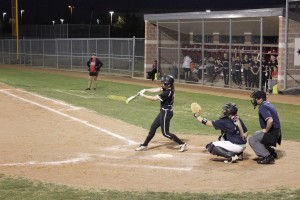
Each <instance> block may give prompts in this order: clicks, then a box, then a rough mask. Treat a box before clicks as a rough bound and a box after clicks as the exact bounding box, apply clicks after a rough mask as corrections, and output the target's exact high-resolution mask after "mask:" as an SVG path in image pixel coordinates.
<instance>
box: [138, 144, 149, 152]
mask: <svg viewBox="0 0 300 200" xmlns="http://www.w3.org/2000/svg"><path fill="white" fill-rule="evenodd" d="M135 150H136V151H147V150H148V147H147V146H143V144H140V146H139V147H138V148H136V149H135Z"/></svg>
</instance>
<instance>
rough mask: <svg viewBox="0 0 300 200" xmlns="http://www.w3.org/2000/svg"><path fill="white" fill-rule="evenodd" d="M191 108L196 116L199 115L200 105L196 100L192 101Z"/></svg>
mask: <svg viewBox="0 0 300 200" xmlns="http://www.w3.org/2000/svg"><path fill="white" fill-rule="evenodd" d="M191 110H192V113H193V114H194V116H195V117H196V118H197V117H199V116H200V115H201V106H200V105H199V104H198V103H196V102H194V103H192V104H191Z"/></svg>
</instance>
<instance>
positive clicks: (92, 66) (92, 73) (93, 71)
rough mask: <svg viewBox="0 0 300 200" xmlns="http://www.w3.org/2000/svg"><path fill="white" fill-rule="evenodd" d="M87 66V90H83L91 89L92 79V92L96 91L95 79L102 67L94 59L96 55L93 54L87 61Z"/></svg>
mask: <svg viewBox="0 0 300 200" xmlns="http://www.w3.org/2000/svg"><path fill="white" fill-rule="evenodd" d="M87 66H88V70H89V82H88V88H86V89H85V90H90V89H91V86H92V81H93V79H94V90H96V89H97V78H98V75H99V71H100V68H101V67H102V66H103V63H102V62H101V61H100V60H99V59H98V58H97V57H96V54H95V53H93V55H92V57H91V58H90V59H89V60H88V61H87Z"/></svg>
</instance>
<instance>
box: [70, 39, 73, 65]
mask: <svg viewBox="0 0 300 200" xmlns="http://www.w3.org/2000/svg"><path fill="white" fill-rule="evenodd" d="M70 42H71V45H70V46H71V55H70V57H71V71H72V70H73V56H72V55H73V48H72V47H73V45H72V44H73V40H72V39H71V40H70Z"/></svg>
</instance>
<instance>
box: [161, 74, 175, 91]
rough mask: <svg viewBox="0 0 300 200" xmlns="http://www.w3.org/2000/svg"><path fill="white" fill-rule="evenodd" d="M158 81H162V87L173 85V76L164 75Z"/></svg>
mask: <svg viewBox="0 0 300 200" xmlns="http://www.w3.org/2000/svg"><path fill="white" fill-rule="evenodd" d="M160 82H162V83H163V87H164V88H168V87H173V85H174V78H173V76H171V75H164V76H163V77H162V78H161V80H160Z"/></svg>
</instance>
